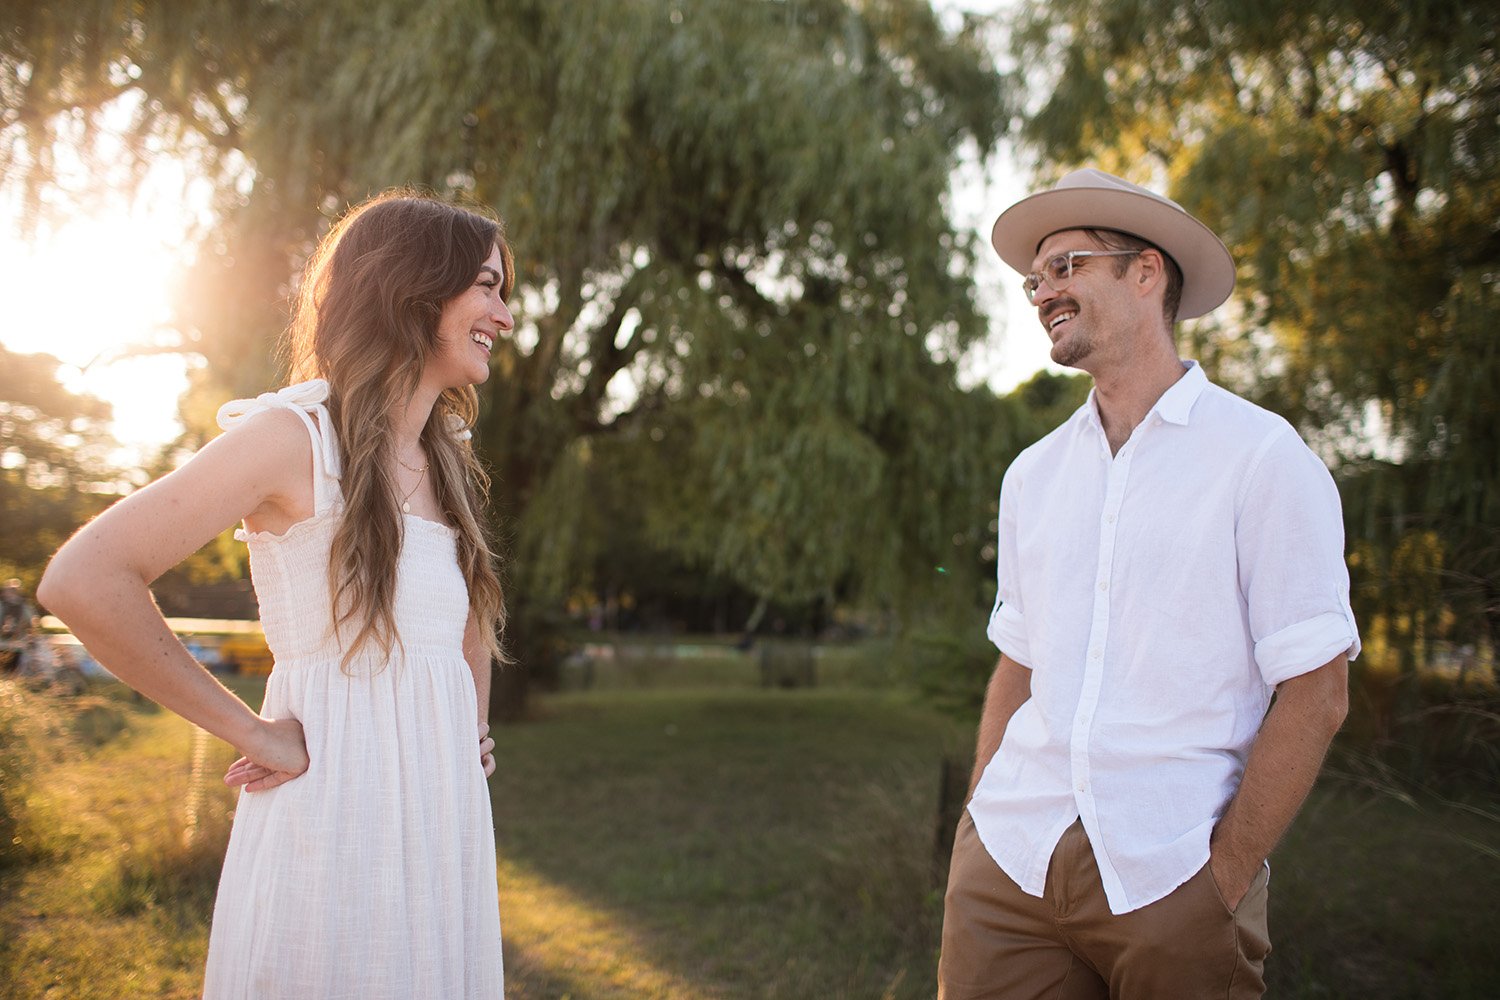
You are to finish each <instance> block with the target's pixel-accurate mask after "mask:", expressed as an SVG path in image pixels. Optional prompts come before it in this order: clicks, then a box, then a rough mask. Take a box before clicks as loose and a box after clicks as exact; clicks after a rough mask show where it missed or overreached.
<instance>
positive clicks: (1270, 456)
mask: <svg viewBox="0 0 1500 1000" xmlns="http://www.w3.org/2000/svg"><path fill="white" fill-rule="evenodd" d="M1235 546H1236V550H1237V552H1238V555H1239V574H1240V587H1241V589H1242V592H1243V593H1244V595H1245V601H1246V605H1247V611H1248V615H1249V624H1250V637H1251V639H1252V641H1253V642H1254V644H1255V662H1256V665H1257V666H1258V667H1259V668H1260V673H1261V677H1262V679H1263V680H1264V681H1265V682H1266V684H1268V685H1270V686H1272V687H1274V686H1275V685H1277V684H1280V683H1281V682H1282V681H1285V680H1287V679H1289V678H1292V677H1297V676H1299V675H1301V674H1305V673H1307V672H1309V671H1311V670H1315V669H1317V668H1318V667H1321V666H1322V665H1323V664H1325V663H1327V662H1329V661H1330V660H1332V659H1333V658H1334V657H1336V656H1338V655H1339V654H1341V653H1345V654H1347V655H1348V657H1349V659H1351V660H1352V659H1354V658H1355V657H1356V656H1358V655H1359V648H1360V644H1359V632H1358V630H1357V628H1356V627H1355V623H1354V612H1353V611H1352V610H1351V609H1350V607H1349V570H1348V567H1347V565H1346V564H1345V562H1344V518H1343V511H1342V509H1341V508H1340V506H1339V496H1338V489H1337V488H1336V487H1335V486H1334V483H1333V477H1332V476H1330V475H1329V474H1328V469H1327V468H1326V467H1325V466H1324V465H1323V463H1322V461H1321V460H1320V459H1319V458H1318V457H1317V456H1316V455H1314V454H1313V453H1312V451H1311V449H1309V448H1308V447H1307V445H1305V444H1303V443H1302V440H1301V439H1300V438H1299V437H1298V436H1297V434H1296V432H1294V431H1293V430H1292V429H1291V427H1290V426H1287V427H1285V428H1283V429H1282V430H1281V431H1279V432H1277V433H1275V434H1273V435H1272V437H1271V438H1270V439H1268V441H1267V442H1266V444H1265V446H1264V447H1263V448H1262V449H1261V454H1260V458H1259V460H1258V462H1257V464H1256V465H1255V467H1254V468H1253V470H1252V471H1251V473H1250V475H1249V477H1248V478H1247V479H1246V483H1245V489H1244V492H1243V495H1242V497H1241V499H1240V502H1239V504H1238V515H1237V520H1236V525H1235Z"/></svg>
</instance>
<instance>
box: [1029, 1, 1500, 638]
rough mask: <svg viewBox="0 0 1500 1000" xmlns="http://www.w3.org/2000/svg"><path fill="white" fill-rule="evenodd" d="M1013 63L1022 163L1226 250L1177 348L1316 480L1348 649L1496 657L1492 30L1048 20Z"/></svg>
mask: <svg viewBox="0 0 1500 1000" xmlns="http://www.w3.org/2000/svg"><path fill="white" fill-rule="evenodd" d="M1014 40H1015V45H1016V51H1017V55H1018V56H1019V58H1020V61H1021V64H1022V65H1024V66H1027V67H1033V68H1034V67H1039V66H1042V67H1054V68H1055V72H1053V73H1051V74H1050V75H1049V74H1047V73H1046V72H1043V73H1041V75H1040V77H1038V78H1035V79H1033V81H1032V82H1034V83H1039V84H1043V86H1042V87H1040V88H1039V92H1040V93H1042V94H1045V97H1044V98H1043V99H1040V100H1037V101H1035V102H1034V103H1033V104H1032V106H1030V107H1029V108H1027V109H1026V112H1025V114H1024V116H1023V117H1024V135H1025V137H1026V139H1027V140H1028V141H1029V143H1030V144H1031V145H1032V146H1033V148H1034V149H1035V150H1037V151H1038V152H1039V154H1040V155H1041V157H1042V159H1043V160H1045V161H1046V162H1047V163H1049V164H1053V165H1056V166H1058V167H1061V166H1063V165H1069V164H1075V163H1079V162H1082V161H1085V160H1091V161H1094V162H1099V163H1102V164H1104V165H1105V166H1107V167H1113V168H1115V169H1117V170H1119V171H1120V172H1123V173H1127V174H1131V175H1134V176H1136V177H1139V178H1146V179H1152V180H1158V181H1161V180H1165V181H1166V182H1167V183H1169V185H1170V187H1171V190H1172V193H1173V195H1174V197H1176V198H1177V199H1178V200H1179V201H1181V202H1182V203H1183V204H1185V205H1186V206H1187V207H1188V208H1189V209H1191V210H1193V211H1195V212H1196V213H1198V214H1199V215H1200V216H1201V217H1203V218H1205V219H1207V220H1209V221H1211V222H1212V223H1213V224H1214V225H1215V227H1216V228H1217V229H1218V230H1219V231H1220V232H1221V233H1222V234H1223V235H1224V237H1225V239H1226V241H1227V242H1228V243H1229V245H1230V246H1231V248H1232V249H1233V250H1234V251H1235V256H1236V258H1237V259H1238V261H1239V263H1240V268H1239V278H1240V284H1239V286H1238V290H1237V294H1236V298H1235V302H1234V305H1233V306H1232V307H1231V308H1229V309H1227V310H1225V311H1223V312H1222V313H1221V316H1222V317H1223V318H1222V319H1220V320H1219V321H1218V323H1217V324H1216V325H1209V326H1200V327H1199V328H1198V329H1197V333H1196V336H1197V339H1198V344H1197V345H1196V349H1197V350H1198V351H1199V352H1200V353H1202V354H1203V355H1204V356H1205V357H1206V358H1207V360H1208V361H1209V362H1210V364H1211V365H1212V366H1213V367H1215V368H1216V369H1217V371H1218V372H1219V374H1220V377H1222V378H1224V379H1226V380H1228V381H1231V382H1235V383H1238V384H1239V385H1240V386H1241V387H1244V388H1248V389H1249V390H1250V391H1252V392H1254V393H1257V394H1259V395H1261V396H1262V397H1264V398H1265V399H1267V400H1268V401H1269V402H1270V403H1271V404H1272V405H1273V406H1274V407H1275V408H1276V409H1278V410H1280V411H1282V412H1284V413H1286V414H1287V415H1288V416H1289V417H1291V418H1293V419H1294V420H1296V421H1297V422H1298V423H1300V424H1301V425H1302V427H1303V429H1304V430H1305V431H1306V432H1307V433H1308V434H1309V436H1310V437H1312V438H1313V439H1314V440H1315V441H1316V442H1317V443H1318V444H1319V446H1320V447H1321V448H1323V450H1324V451H1325V452H1326V453H1327V454H1329V456H1330V457H1332V458H1334V459H1335V460H1336V462H1337V465H1338V474H1339V475H1340V477H1341V479H1342V481H1343V491H1344V494H1345V498H1346V504H1347V506H1348V508H1349V509H1348V522H1349V529H1350V535H1351V550H1352V552H1353V556H1354V561H1355V566H1354V579H1355V584H1356V598H1357V600H1358V601H1359V610H1360V611H1361V612H1362V614H1363V617H1364V618H1366V620H1367V621H1366V624H1367V626H1376V627H1378V628H1379V629H1380V630H1382V631H1384V632H1385V633H1386V638H1388V639H1389V640H1390V642H1391V645H1392V647H1393V648H1394V649H1396V650H1397V652H1398V653H1399V654H1400V656H1401V658H1402V660H1403V662H1404V663H1405V664H1406V665H1407V666H1408V667H1410V666H1412V664H1413V663H1414V660H1415V657H1416V656H1417V655H1418V654H1419V653H1420V651H1421V649H1422V645H1423V643H1424V642H1426V641H1428V640H1432V639H1435V638H1447V639H1448V640H1450V641H1452V642H1454V643H1478V644H1479V645H1480V646H1483V645H1485V644H1486V643H1487V644H1488V645H1489V647H1490V648H1491V649H1492V650H1494V649H1500V458H1497V456H1500V394H1497V393H1496V391H1495V390H1496V386H1500V346H1497V341H1496V338H1495V330H1496V329H1497V326H1500V297H1497V292H1496V280H1497V275H1500V228H1497V226H1496V219H1497V218H1500V8H1496V6H1495V5H1494V4H1473V3H1466V2H1459V0H1430V2H1425V3H1420V4H1411V3H1401V2H1396V0H1373V2H1371V0H1358V2H1356V0H1311V2H1307V0H1299V2H1296V3H1293V2H1288V0H1256V2H1254V3H1247V2H1244V0H1195V2H1193V3H1179V2H1171V0H1130V2H1119V0H1052V2H1049V3H1045V4H1034V5H1031V6H1030V7H1029V8H1027V10H1026V11H1025V12H1024V13H1023V14H1022V16H1021V17H1020V18H1019V19H1018V22H1017V25H1016V32H1015V35H1014ZM1043 77H1045V79H1043Z"/></svg>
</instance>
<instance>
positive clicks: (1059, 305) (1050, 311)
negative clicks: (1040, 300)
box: [1039, 299, 1079, 326]
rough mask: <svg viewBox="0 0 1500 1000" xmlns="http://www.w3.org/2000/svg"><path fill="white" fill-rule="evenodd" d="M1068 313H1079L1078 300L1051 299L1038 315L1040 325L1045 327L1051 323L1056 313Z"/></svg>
mask: <svg viewBox="0 0 1500 1000" xmlns="http://www.w3.org/2000/svg"><path fill="white" fill-rule="evenodd" d="M1069 311H1072V312H1078V311H1079V307H1078V300H1076V299H1053V300H1052V301H1051V302H1048V303H1047V308H1045V309H1043V310H1042V312H1041V315H1040V317H1039V318H1040V319H1041V321H1042V325H1043V326H1046V325H1047V324H1048V323H1050V322H1052V317H1054V316H1056V315H1057V314H1058V313H1063V312H1069Z"/></svg>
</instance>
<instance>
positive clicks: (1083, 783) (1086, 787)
mask: <svg viewBox="0 0 1500 1000" xmlns="http://www.w3.org/2000/svg"><path fill="white" fill-rule="evenodd" d="M1078 790H1079V791H1080V792H1086V791H1088V790H1089V783H1088V782H1087V781H1080V782H1079V783H1078Z"/></svg>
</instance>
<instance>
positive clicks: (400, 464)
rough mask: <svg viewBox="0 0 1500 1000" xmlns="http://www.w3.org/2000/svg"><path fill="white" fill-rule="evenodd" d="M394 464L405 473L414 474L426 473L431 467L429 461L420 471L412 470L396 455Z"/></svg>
mask: <svg viewBox="0 0 1500 1000" xmlns="http://www.w3.org/2000/svg"><path fill="white" fill-rule="evenodd" d="M396 464H397V465H399V466H401V468H403V469H405V470H406V471H407V472H416V473H418V474H420V473H423V472H426V471H427V469H428V468H429V467H430V466H431V465H432V462H431V461H429V462H428V463H427V465H424V466H422V467H421V468H420V469H413V468H412V467H411V466H409V465H407V464H406V463H405V462H403V461H401V456H400V455H397V456H396Z"/></svg>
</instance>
